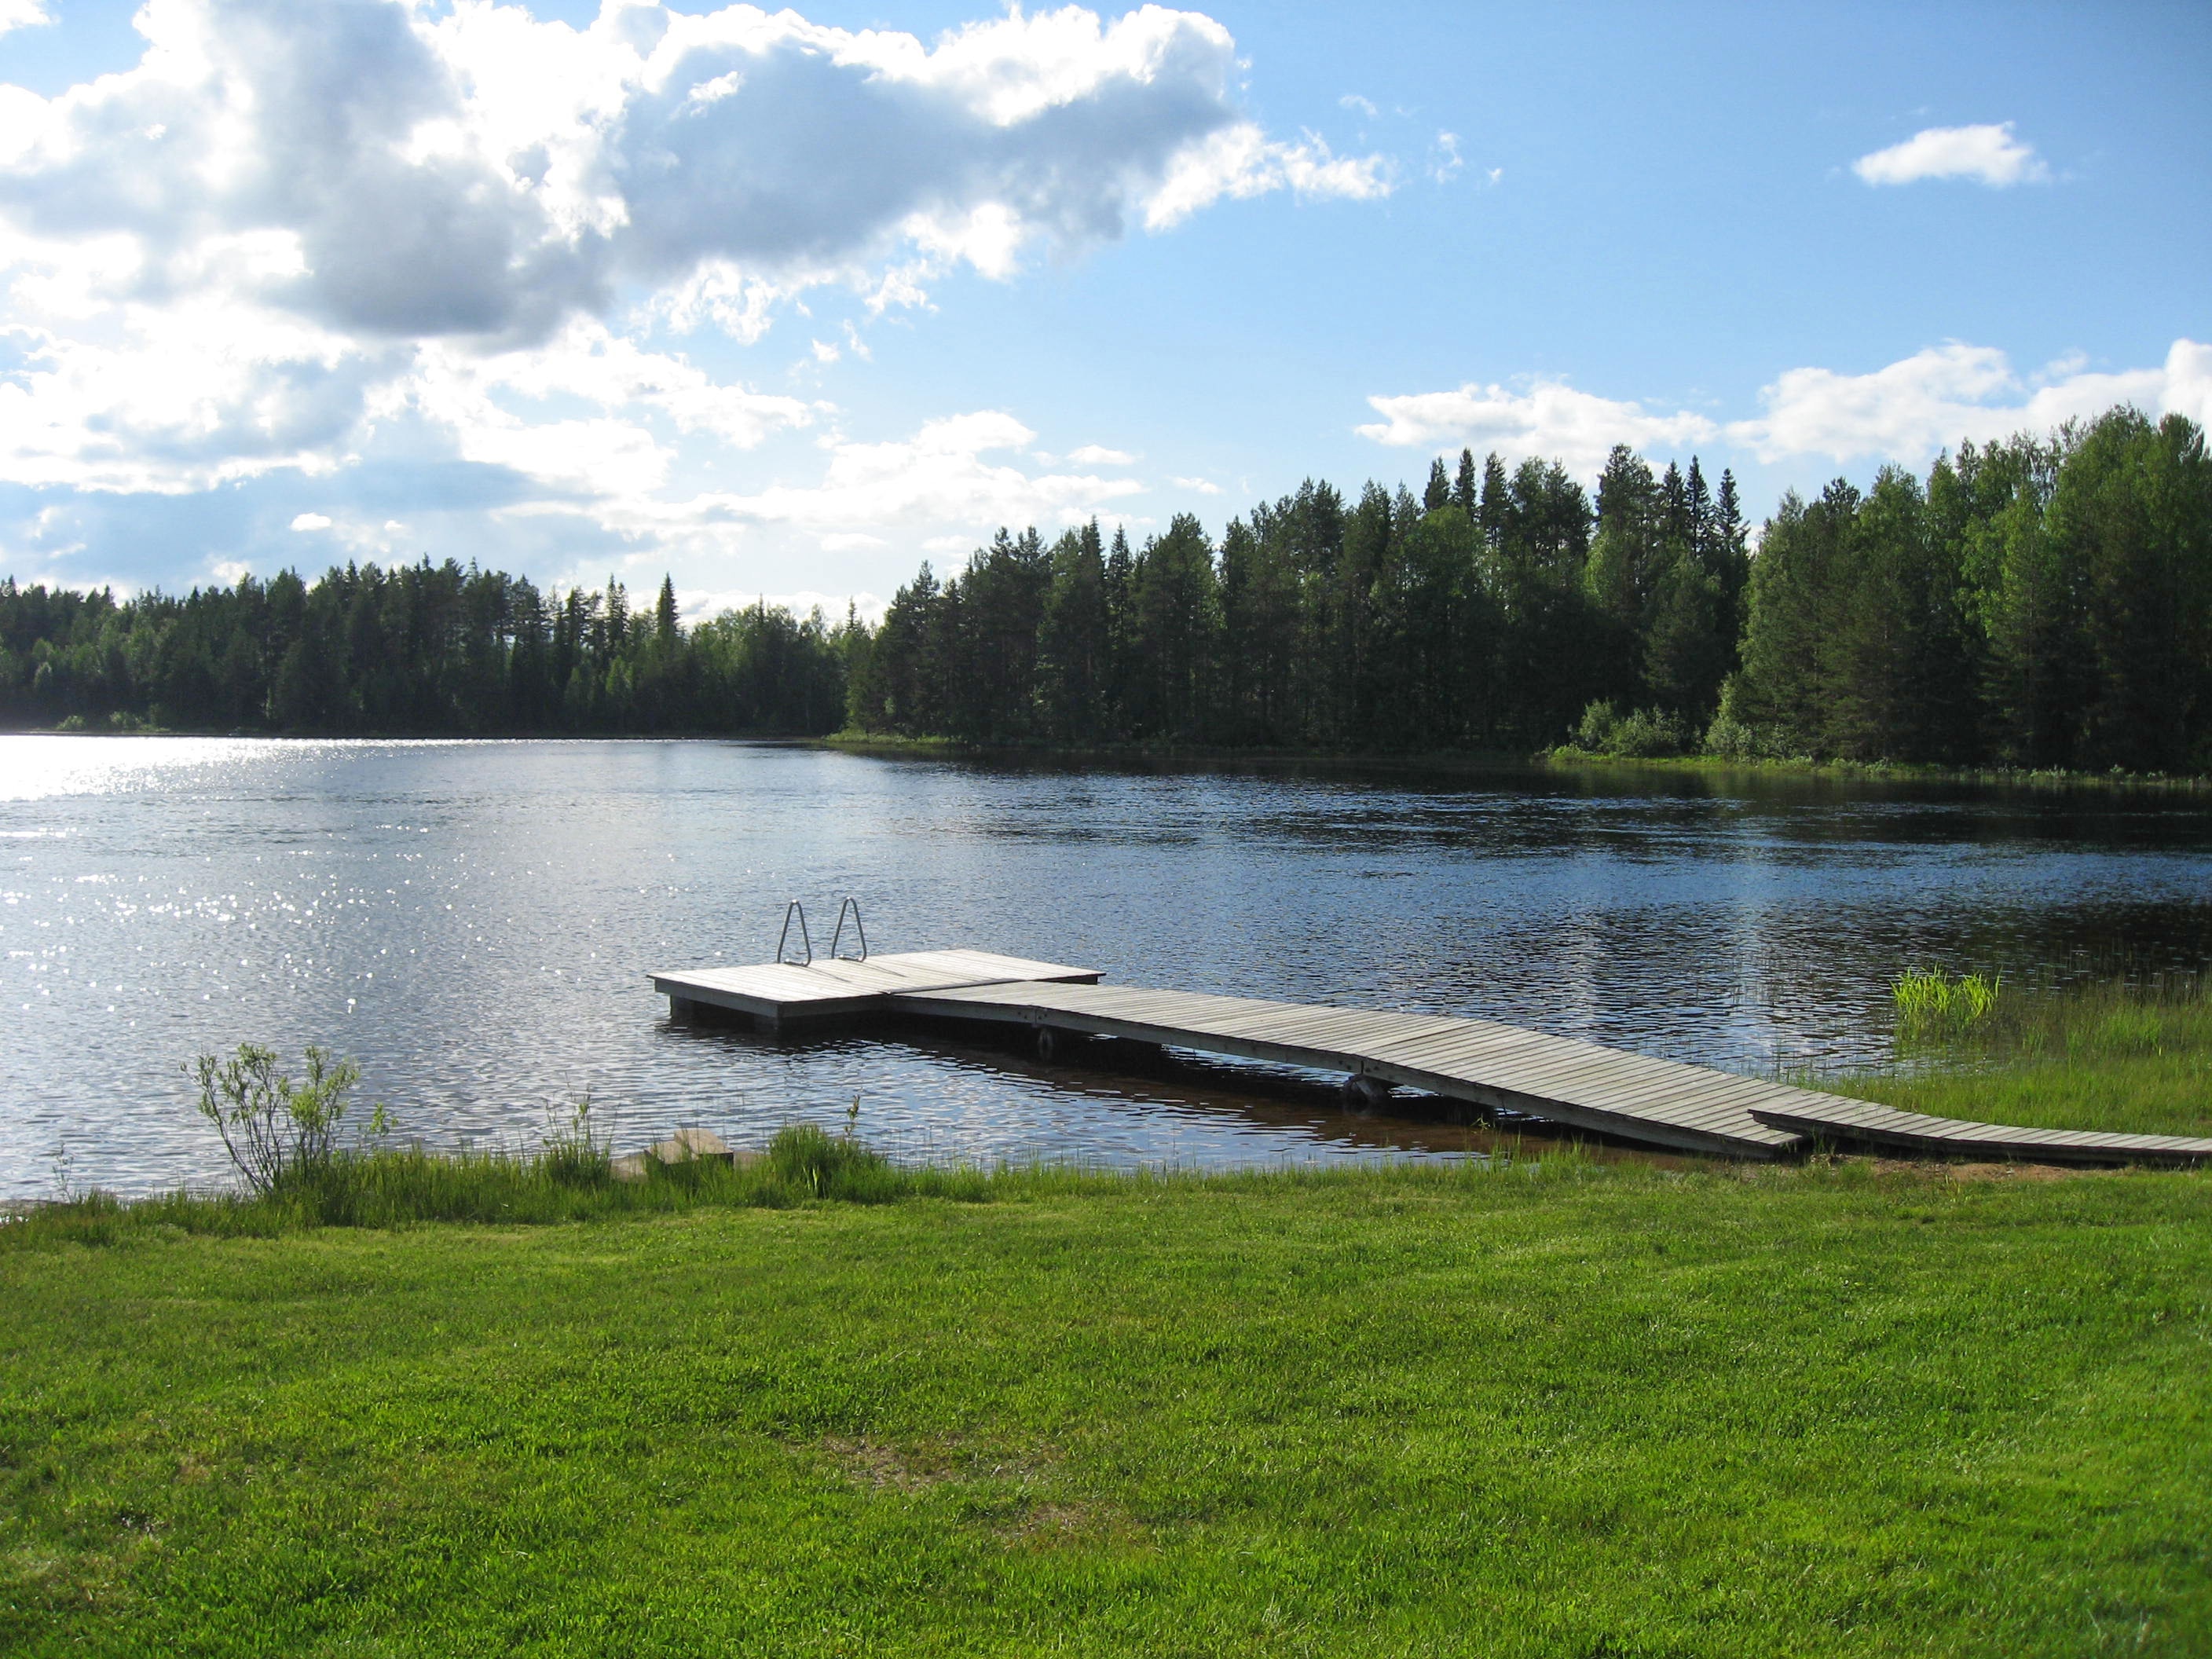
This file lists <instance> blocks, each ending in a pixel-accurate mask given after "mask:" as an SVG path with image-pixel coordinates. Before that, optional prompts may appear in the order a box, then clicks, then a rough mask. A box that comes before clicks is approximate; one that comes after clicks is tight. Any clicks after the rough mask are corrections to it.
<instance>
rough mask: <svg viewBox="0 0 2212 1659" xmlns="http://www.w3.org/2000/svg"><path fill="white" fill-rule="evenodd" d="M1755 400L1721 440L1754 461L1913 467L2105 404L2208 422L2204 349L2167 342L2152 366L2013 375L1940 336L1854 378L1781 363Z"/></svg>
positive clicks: (2211, 396) (2095, 411)
mask: <svg viewBox="0 0 2212 1659" xmlns="http://www.w3.org/2000/svg"><path fill="white" fill-rule="evenodd" d="M1759 402H1760V404H1762V405H1763V412H1762V413H1761V414H1760V415H1759V416H1757V417H1756V418H1754V419H1751V420H1744V421H1736V422H1731V423H1730V424H1729V428H1728V436H1729V440H1730V441H1733V442H1735V443H1739V444H1741V445H1743V446H1744V447H1747V448H1748V449H1750V450H1752V451H1753V453H1756V454H1757V455H1758V456H1759V459H1762V460H1769V461H1771V460H1776V459H1780V458H1782V457H1784V456H1788V455H1825V456H1826V457H1828V458H1829V459H1832V460H1835V461H1838V462H1842V461H1851V460H1859V459H1880V460H1924V459H1927V458H1929V456H1932V455H1934V454H1935V453H1936V452H1937V451H1938V450H1942V449H1946V448H1949V447H1954V446H1956V445H1957V444H1958V443H1959V442H1960V441H1961V440H1964V439H1968V438H1971V439H1973V440H1975V441H1977V442H1985V441H1989V440H1990V439H1992V438H2002V437H2007V436H2009V435H2011V434H2013V433H2015V432H2021V431H2028V432H2045V431H2048V430H2050V429H2051V428H2053V427H2056V426H2058V425H2060V424H2061V423H2063V422H2065V421H2068V420H2070V419H2074V418H2075V417H2077V416H2078V417H2087V416H2095V415H2099V414H2101V413H2103V412H2104V411H2105V410H2107V409H2110V408H2111V407H2112V405H2114V404H2135V405H2136V406H2137V407H2138V408H2141V409H2142V410H2145V411H2147V412H2148V413H2151V414H2154V415H2157V414H2166V413H2176V412H2178V413H2180V414H2183V415H2186V416H2189V417H2190V418H2191V420H2194V421H2197V422H2205V421H2207V420H2208V419H2212V346H2207V345H2201V344H2199V343H2197V342H2196V341H2194V340H2188V339H2180V340H2176V341H2175V342H2174V343H2173V344H2172V347H2171V348H2170V349H2168V350H2167V352H2166V362H2164V363H2163V364H2162V365H2160V367H2158V368H2140V369H2126V370H2121V371H2118V372H2116V373H2099V372H2093V371H2090V370H2088V369H2086V368H2081V367H2080V366H2079V365H2078V363H2075V362H2059V363H2056V364H2053V365H2051V368H2047V369H2045V371H2044V372H2043V373H2042V374H2038V375H2033V376H2028V377H2022V376H2021V375H2020V374H2016V373H2015V371H2014V369H2013V367H2012V363H2011V361H2010V360H2009V359H2008V357H2007V356H2005V354H2004V353H2003V352H2002V351H1999V350H1997V349H1995V348H1994V347H1990V346H1975V345H1965V344H1961V343H1959V342H1957V341H1952V342H1949V343H1947V344H1944V345H1940V346H1930V347H1929V348H1928V349H1925V350H1923V351H1917V352H1915V353H1914V354H1913V355H1912V356H1910V357H1905V358H1901V359H1899V361H1898V362H1893V363H1891V364H1888V365H1887V366H1886V367H1884V368H1878V369H1875V370H1874V371H1873V372H1872V373H1870V374H1838V373H1837V372H1836V371H1834V370H1833V369H1827V368H1793V369H1790V370H1789V371H1787V372H1786V373H1784V374H1782V375H1780V376H1779V377H1778V379H1776V380H1775V381H1774V382H1773V384H1771V386H1767V387H1765V389H1764V390H1763V391H1762V392H1760V393H1759Z"/></svg>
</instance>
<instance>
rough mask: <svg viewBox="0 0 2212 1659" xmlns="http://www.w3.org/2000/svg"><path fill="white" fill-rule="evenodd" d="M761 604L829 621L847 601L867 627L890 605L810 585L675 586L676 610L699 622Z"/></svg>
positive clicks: (864, 595)
mask: <svg viewBox="0 0 2212 1659" xmlns="http://www.w3.org/2000/svg"><path fill="white" fill-rule="evenodd" d="M763 604H765V605H767V606H768V608H769V610H771V611H776V610H782V611H789V612H791V614H792V615H793V616H794V617H805V616H806V615H808V614H809V613H810V612H812V611H820V612H821V613H822V614H823V617H825V618H826V619H827V620H828V621H829V622H830V623H833V624H834V623H841V622H842V621H844V620H845V611H846V607H847V606H848V605H849V606H850V607H851V608H852V610H853V611H854V613H855V614H856V615H857V616H858V617H860V620H861V621H862V622H864V623H867V624H868V625H869V626H870V627H871V628H872V627H874V626H875V625H876V624H877V623H879V622H881V621H882V620H883V619H884V611H886V610H887V609H889V608H890V607H889V606H888V605H886V604H885V603H884V601H883V600H882V599H878V598H877V597H876V596H875V595H874V594H872V593H847V594H831V593H822V592H814V591H813V590H811V589H808V590H805V591H803V592H797V593H760V592H752V591H750V590H749V589H746V588H684V587H679V588H678V589H677V590H676V609H677V612H678V615H679V616H681V617H683V618H684V621H685V622H687V623H702V622H705V621H706V620H707V619H708V617H719V616H720V615H721V614H722V613H723V612H724V611H749V610H750V609H751V608H752V607H753V606H754V605H763Z"/></svg>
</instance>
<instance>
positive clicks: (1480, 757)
mask: <svg viewBox="0 0 2212 1659" xmlns="http://www.w3.org/2000/svg"><path fill="white" fill-rule="evenodd" d="M810 741H811V742H812V743H813V744H816V745H817V746H819V747H822V748H825V749H836V750H843V751H845V752H846V753H848V754H856V755H884V756H939V757H947V758H960V759H976V760H1006V759H1029V760H1051V761H1064V762H1067V763H1071V764H1081V763H1094V764H1098V765H1105V766H1111V765H1115V764H1117V763H1121V764H1131V765H1143V764H1149V763H1159V762H1174V763H1178V764H1181V765H1205V764H1207V763H1221V764H1224V765H1236V764H1240V763H1242V764H1251V763H1263V762H1296V763H1299V764H1301V765H1307V764H1310V765H1322V766H1358V767H1373V768H1379V769H1393V768H1398V769H1415V770H1420V771H1469V772H1494V771H1500V770H1508V771H1510V770H1519V771H1546V772H1563V773H1573V772H1592V771H1598V772H1620V771H1635V772H1651V773H1675V774H1686V775H1693V776H1699V777H1705V778H1724V777H1734V776H1742V777H1753V778H1792V777H1804V778H1831V779H1839V780H1858V781H1869V782H1891V783H1966V784H1984V785H1990V786H1996V787H2006V788H2033V789H2097V790H2112V789H2119V790H2143V789H2148V790H2157V791H2164V792H2168V793H2180V794H2197V793H2205V792H2208V791H2212V777H2202V776H2187V777H2169V776H2166V775H2162V774H2160V775H2152V774H2138V773H2121V772H2067V771H2061V770H2057V769H2029V768H2022V767H1969V768H1960V767H1942V766H1923V765H1915V764H1910V763H1905V762H1901V761H1823V760H1814V759H1811V758H1808V757H1798V758H1796V759H1764V760H1760V759H1745V758H1735V757H1727V756H1721V755H1665V756H1650V755H1614V754H1601V753H1593V752H1591V751H1589V750H1583V749H1577V748H1574V747H1572V746H1571V745H1562V746H1561V747H1559V748H1557V749H1548V750H1541V751H1540V752H1538V753H1536V754H1534V755H1527V754H1522V753H1518V752H1512V751H1505V750H1495V751H1490V750H1481V751H1478V750H1431V751H1419V750H1410V751H1408V750H1399V751H1392V752H1389V753H1374V752H1366V753H1362V752H1355V751H1348V750H1316V749H1268V748H1223V747H1220V746H1218V745H1206V746H1195V747H1194V746H1181V745H1176V744H1107V745H1099V746H1089V747H1085V746H1077V745H1069V744H1050V743H1042V742H1039V743H1030V744H975V743H966V742H963V741H961V740H959V739H957V738H909V737H899V736H896V735H891V734H887V733H881V732H852V731H847V732H836V733H835V734H833V735H832V736H829V737H826V738H813V739H811V740H810Z"/></svg>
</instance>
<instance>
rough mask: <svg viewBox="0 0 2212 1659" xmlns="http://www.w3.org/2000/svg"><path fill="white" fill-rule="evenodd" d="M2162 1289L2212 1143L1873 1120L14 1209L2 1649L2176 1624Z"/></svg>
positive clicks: (2186, 1453)
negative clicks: (366, 1206) (2032, 1139)
mask: <svg viewBox="0 0 2212 1659" xmlns="http://www.w3.org/2000/svg"><path fill="white" fill-rule="evenodd" d="M977 1200H982V1201H977ZM2208 1301H2212V1182H2207V1181H2206V1180H2205V1179H2204V1178H2203V1177H2201V1176H2191V1175H2177V1174H2154V1173H2135V1174H2126V1175H2098V1176H2075V1177H2072V1178H2068V1179H2063V1180H2056V1181H2037V1180H2029V1179H2022V1178H2016V1177H2015V1178H2009V1179H2002V1180H1996V1181H1986V1182H1983V1181H1966V1180H1960V1179H1955V1178H1954V1177H1953V1176H1950V1175H1948V1174H1938V1175H1933V1176H1931V1175H1928V1174H1925V1173H1917V1172H1916V1173H1908V1174H1898V1175H1892V1176H1882V1175H1878V1174H1876V1173H1875V1172H1873V1170H1871V1169H1870V1168H1869V1166H1866V1165H1863V1164H1860V1165H1849V1166H1845V1167H1844V1168H1842V1169H1839V1170H1819V1169H1815V1170H1796V1171H1767V1172H1761V1173H1759V1174H1756V1175H1752V1176H1744V1175H1740V1174H1733V1173H1726V1174H1708V1175H1692V1176H1666V1175H1661V1174H1658V1173H1656V1172H1650V1171H1644V1170H1618V1169H1614V1170H1601V1169H1595V1168H1593V1167H1590V1166H1588V1165H1582V1164H1577V1163H1575V1162H1574V1161H1573V1160H1571V1159H1568V1160H1555V1161H1553V1163H1551V1164H1545V1165H1539V1166H1529V1165H1525V1164H1524V1165H1521V1166H1507V1167H1504V1168H1496V1169H1491V1170H1483V1169H1481V1168H1480V1167H1471V1168H1468V1169H1462V1170H1394V1171H1380V1172H1350V1173H1334V1174H1328V1175H1318V1176H1243V1177H1234V1178H1224V1179H1215V1180H1205V1181H1201V1180H1196V1179H1169V1180H1161V1179H1153V1180H1134V1181H1099V1180H1092V1181H1089V1182H1071V1181H1068V1180H1066V1178H1055V1177H1048V1176H1022V1175H1015V1176H1001V1177H998V1178H996V1179H994V1180H993V1181H990V1182H985V1183H983V1185H982V1186H981V1187H980V1188H976V1189H974V1190H972V1191H971V1192H970V1193H969V1201H955V1200H948V1199H945V1198H920V1199H912V1200H906V1201H902V1202H896V1203H884V1204H874V1205H860V1204H852V1203H843V1202H828V1201H822V1200H805V1201H801V1202H799V1203H797V1204H796V1205H794V1206H793V1207H789V1208H748V1209H728V1208H710V1207H702V1208H696V1209H693V1210H691V1211H690V1212H684V1213H671V1214H665V1215H659V1216H653V1215H632V1216H628V1217H617V1218H609V1219H605V1220H603V1221H601V1222H600V1223H599V1224H598V1225H553V1226H542V1227H534V1228H513V1227H505V1226H497V1225H492V1226H483V1225H479V1226H450V1225H431V1226H418V1227H414V1228H409V1229H403V1230H398V1231H384V1230H372V1229H361V1228H351V1229H325V1230H321V1231H313V1232H309V1233H305V1234H295V1235H290V1236H287V1237H281V1238H275V1239H267V1238H256V1237H210V1236H206V1235H196V1234H187V1233H184V1232H181V1231H173V1230H169V1231H163V1230H160V1229H155V1230H148V1231H131V1232H130V1233H129V1234H128V1235H127V1236H125V1237H122V1238H121V1239H120V1241H119V1242H118V1243H114V1244H111V1245H108V1246H106V1247H98V1248H95V1247H88V1246H86V1245H83V1244H76V1243H65V1242H58V1241H56V1240H54V1239H52V1238H47V1239H45V1240H41V1241H36V1242H31V1243H28V1244H27V1247H21V1246H19V1247H18V1248H15V1249H8V1250H4V1251H0V1303H4V1305H5V1306H6V1307H7V1309H8V1310H9V1314H8V1317H7V1319H6V1320H5V1322H0V1379H4V1380H0V1492H4V1493H5V1500H4V1502H0V1648H5V1649H6V1650H9V1651H10V1652H20V1653H26V1654H46V1653H61V1652H64V1651H66V1652H70V1653H80V1652H95V1653H118V1654H120V1653H133V1654H135V1653H145V1652H155V1651H159V1652H165V1653H240V1654H244V1653H331V1654H337V1653H348V1654H352V1653H376V1654H416V1653H422V1654H432V1653H436V1654H449V1653H495V1652H496V1653H510V1652H512V1653H549V1654H550V1653H606V1654H617V1653H619V1654H632V1653H705V1652H714V1653H760V1654H771V1653H773V1654H810V1653H824V1654H827V1653H870V1654H882V1653H956V1652H957V1653H1023V1654H1028V1653H1036V1652H1065V1653H1099V1654H1106V1653H1129V1652H1145V1653H1163V1654H1164V1653H1177V1654H1186V1653H1187V1654H1224V1653H1253V1654H1261V1653H1266V1654H1278V1653H1299V1652H1309V1653H1324V1652H1326V1653H1376V1654H1407V1653H1467V1654H1482V1655H1508V1654H1561V1655H1565V1654H1574V1655H1590V1654H1598V1653H1607V1654H1645V1653H1648V1654H1662V1653H1664V1654H1747V1655H1750V1654H1757V1655H1767V1654H1772V1653H1777V1652H1795V1653H1864V1652H1904V1651H1911V1652H1916V1653H1918V1652H1930V1653H1936V1652H1940V1653H1986V1654H2004V1655H2022V1654H2075V1653H2091V1652H2102V1651H2106V1650H2115V1651H2118V1650H2124V1651H2128V1652H2139V1653H2164V1654H2182V1653H2193V1652H2202V1651H2203V1650H2205V1646H2206V1644H2207V1643H2208V1642H2212V1545H2208V1541H2212V1453H2208V1449H2207V1448H2208V1445H2212V1438H2208V1437H2207V1435H2206V1433H2205V1427H2206V1415H2207V1411H2208V1407H2212V1368H2208V1367H2207V1366H2206V1364H2205V1363H2204V1355H2205V1352H2206V1345H2207V1343H2208V1341H2209V1340H2212V1310H2208Z"/></svg>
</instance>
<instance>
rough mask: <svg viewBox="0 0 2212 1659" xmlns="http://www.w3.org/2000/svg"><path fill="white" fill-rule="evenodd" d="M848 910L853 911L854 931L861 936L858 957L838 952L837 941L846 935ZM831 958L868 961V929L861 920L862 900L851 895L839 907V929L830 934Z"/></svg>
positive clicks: (839, 960) (845, 960) (832, 959)
mask: <svg viewBox="0 0 2212 1659" xmlns="http://www.w3.org/2000/svg"><path fill="white" fill-rule="evenodd" d="M848 910H850V911H851V912H852V913H853V931H854V933H858V934H859V935H860V955H858V956H857V957H841V956H839V955H838V954H837V943H838V941H839V940H840V939H843V938H844V937H845V913H846V912H847V911H848ZM829 959H830V960H831V961H832V962H866V960H867V959H868V930H867V929H866V927H863V926H862V925H861V922H860V900H858V899H856V898H854V897H852V896H849V895H848V896H847V897H846V900H845V902H843V903H842V904H841V905H839V906H838V907H837V931H836V933H832V934H830V935H829Z"/></svg>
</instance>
